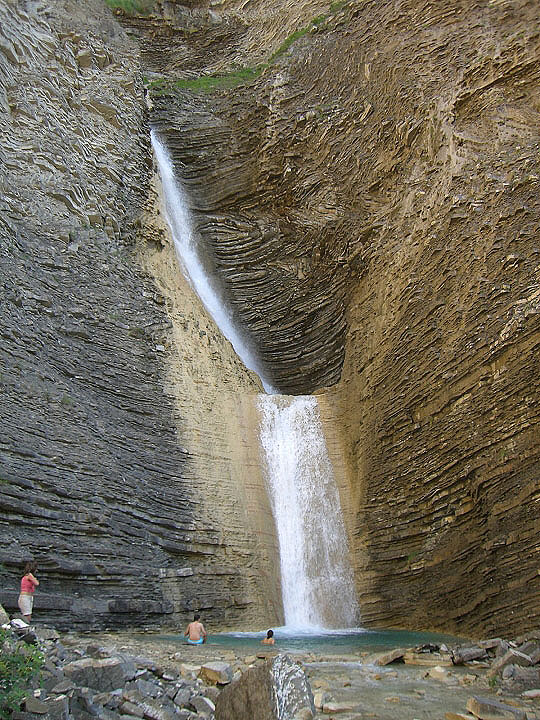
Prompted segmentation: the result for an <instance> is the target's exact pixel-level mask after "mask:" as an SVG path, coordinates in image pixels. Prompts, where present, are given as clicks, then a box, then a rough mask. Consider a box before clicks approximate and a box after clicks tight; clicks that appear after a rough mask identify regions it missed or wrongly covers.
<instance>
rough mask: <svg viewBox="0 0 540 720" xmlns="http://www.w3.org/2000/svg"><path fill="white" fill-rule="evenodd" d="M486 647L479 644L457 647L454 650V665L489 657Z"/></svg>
mask: <svg viewBox="0 0 540 720" xmlns="http://www.w3.org/2000/svg"><path fill="white" fill-rule="evenodd" d="M487 657H488V654H487V652H486V649H485V648H483V647H480V646H478V645H476V646H472V647H457V648H454V649H453V650H452V661H453V663H454V665H463V663H466V662H470V661H471V660H480V659H482V660H483V659H484V658H487Z"/></svg>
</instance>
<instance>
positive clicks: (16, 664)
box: [0, 629, 43, 720]
mask: <svg viewBox="0 0 540 720" xmlns="http://www.w3.org/2000/svg"><path fill="white" fill-rule="evenodd" d="M42 665H43V655H42V653H41V652H40V651H39V650H38V649H37V648H35V647H32V646H31V645H26V644H25V643H22V642H17V641H16V640H15V638H14V637H13V635H12V633H11V632H10V631H9V630H2V629H0V718H1V719H2V720H8V718H10V717H11V715H12V713H13V712H14V711H15V710H18V709H19V708H20V706H21V703H22V701H23V699H24V697H25V696H26V694H27V693H28V686H29V684H30V682H31V680H32V679H33V678H34V677H36V675H37V674H38V673H39V670H40V668H41V666H42Z"/></svg>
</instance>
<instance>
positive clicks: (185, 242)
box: [150, 130, 275, 393]
mask: <svg viewBox="0 0 540 720" xmlns="http://www.w3.org/2000/svg"><path fill="white" fill-rule="evenodd" d="M150 136H151V139H152V146H153V148H154V153H155V156H156V160H157V163H158V167H159V174H160V177H161V184H162V186H163V196H164V198H163V199H164V202H165V215H166V219H167V222H168V224H169V227H170V228H171V233H172V237H173V240H174V244H175V247H176V252H177V255H178V257H179V259H180V263H181V265H182V266H183V269H184V274H185V276H186V277H187V279H188V280H189V282H190V283H191V285H192V287H193V289H194V290H195V292H196V293H197V295H198V296H199V298H200V300H201V302H202V303H203V305H204V306H205V308H206V309H207V311H208V313H209V314H210V316H211V317H212V318H213V320H214V322H215V323H216V325H217V326H218V327H219V329H220V330H221V332H222V333H223V334H224V335H225V337H226V338H227V340H228V341H229V342H230V343H231V345H232V346H233V348H234V350H235V352H236V354H237V355H238V357H239V358H240V359H241V360H242V362H243V363H244V365H245V366H246V367H247V368H249V369H250V370H253V372H254V373H256V374H257V375H258V376H259V378H260V380H261V383H262V385H263V387H264V389H265V390H266V392H268V393H272V392H275V389H274V388H273V387H272V385H271V384H270V383H269V382H268V380H267V379H266V378H265V377H264V373H263V371H262V368H261V367H260V363H259V361H258V360H257V358H256V356H255V353H254V352H253V350H252V349H251V347H250V344H249V341H248V339H247V338H246V336H245V333H242V332H241V331H240V330H239V329H238V327H237V326H236V325H235V323H234V320H233V316H232V312H231V311H230V309H229V308H228V307H227V302H226V300H225V298H224V297H223V293H222V291H221V288H220V287H219V283H217V282H215V281H213V279H212V278H211V277H209V275H208V273H207V272H206V270H205V267H204V263H203V261H202V258H201V253H200V252H199V249H198V247H197V239H196V237H195V234H194V232H193V228H192V224H191V218H190V211H189V208H188V206H187V203H186V198H185V192H184V190H183V188H182V186H181V183H180V181H179V180H178V178H177V177H176V176H175V174H174V168H173V164H172V161H171V157H170V155H169V153H168V151H167V149H166V148H165V146H164V144H163V143H162V142H161V140H160V139H159V138H158V136H157V133H156V132H155V130H152V131H151V133H150Z"/></svg>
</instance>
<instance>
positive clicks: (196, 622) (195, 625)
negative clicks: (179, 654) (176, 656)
mask: <svg viewBox="0 0 540 720" xmlns="http://www.w3.org/2000/svg"><path fill="white" fill-rule="evenodd" d="M200 617H201V616H200V615H194V616H193V622H190V623H189V625H188V626H187V628H186V632H185V633H184V636H187V641H188V643H189V644H190V645H202V644H203V643H204V642H206V630H205V629H204V625H203V624H202V622H200Z"/></svg>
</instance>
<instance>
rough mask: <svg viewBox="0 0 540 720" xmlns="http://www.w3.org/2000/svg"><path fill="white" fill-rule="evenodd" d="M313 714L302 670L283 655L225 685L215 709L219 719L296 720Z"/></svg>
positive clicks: (313, 710)
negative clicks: (295, 719)
mask: <svg viewBox="0 0 540 720" xmlns="http://www.w3.org/2000/svg"><path fill="white" fill-rule="evenodd" d="M314 715H315V705H314V702H313V695H312V693H311V688H310V686H309V683H308V681H307V678H306V675H305V673H304V671H303V669H302V668H301V667H300V666H299V665H298V664H297V663H295V662H293V661H292V660H291V658H290V657H289V656H288V655H282V654H279V655H276V656H275V657H274V658H269V659H268V660H266V662H265V663H264V664H263V665H260V666H258V667H254V668H249V669H248V670H247V671H246V672H245V673H244V675H243V676H242V677H241V678H240V680H238V681H235V682H234V683H231V684H230V685H228V686H227V687H225V688H224V690H223V692H222V693H221V695H220V697H219V698H218V699H217V702H216V712H215V718H216V720H253V718H257V720H294V718H300V717H303V718H311V717H314Z"/></svg>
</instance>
